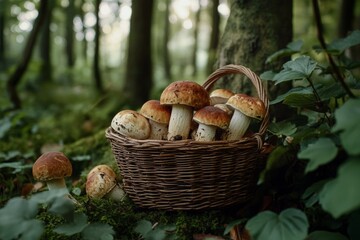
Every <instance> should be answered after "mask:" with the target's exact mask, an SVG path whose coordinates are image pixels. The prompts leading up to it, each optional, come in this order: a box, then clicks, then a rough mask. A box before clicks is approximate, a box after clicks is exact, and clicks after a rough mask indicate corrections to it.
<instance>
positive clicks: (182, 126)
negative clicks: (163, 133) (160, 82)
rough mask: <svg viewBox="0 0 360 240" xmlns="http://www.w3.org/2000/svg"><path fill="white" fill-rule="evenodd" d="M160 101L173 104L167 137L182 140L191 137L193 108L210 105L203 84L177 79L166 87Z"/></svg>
mask: <svg viewBox="0 0 360 240" xmlns="http://www.w3.org/2000/svg"><path fill="white" fill-rule="evenodd" d="M160 103H161V104H164V105H171V106H172V110H171V116H170V122H169V129H168V135H167V139H168V140H182V139H187V138H188V137H189V133H190V126H191V120H192V117H193V110H197V109H200V108H202V107H204V106H206V105H209V103H210V99H209V94H208V92H207V91H206V90H205V89H204V88H203V87H202V86H201V85H199V84H197V83H195V82H191V81H176V82H173V83H171V84H169V85H168V86H167V87H166V88H165V89H164V91H163V92H162V94H161V96H160Z"/></svg>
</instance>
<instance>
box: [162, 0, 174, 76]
mask: <svg viewBox="0 0 360 240" xmlns="http://www.w3.org/2000/svg"><path fill="white" fill-rule="evenodd" d="M170 3H171V0H166V9H165V20H164V21H165V29H164V44H163V46H164V50H163V54H164V71H165V78H166V79H167V82H169V83H170V82H171V81H172V74H171V59H170V53H169V47H168V44H169V39H170V21H169V16H170Z"/></svg>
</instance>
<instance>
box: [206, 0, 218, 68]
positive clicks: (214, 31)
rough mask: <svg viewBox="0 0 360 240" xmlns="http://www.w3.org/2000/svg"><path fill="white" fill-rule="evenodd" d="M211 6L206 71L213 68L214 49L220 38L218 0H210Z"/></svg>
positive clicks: (214, 59)
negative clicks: (211, 0)
mask: <svg viewBox="0 0 360 240" xmlns="http://www.w3.org/2000/svg"><path fill="white" fill-rule="evenodd" d="M212 4H213V6H212V9H211V19H212V22H211V35H210V43H209V50H208V54H209V56H208V62H207V67H206V68H207V73H208V74H210V73H212V72H213V71H214V70H215V69H214V64H215V62H216V51H217V49H218V45H219V39H220V14H219V11H218V10H217V8H218V6H219V0H214V1H213V2H212Z"/></svg>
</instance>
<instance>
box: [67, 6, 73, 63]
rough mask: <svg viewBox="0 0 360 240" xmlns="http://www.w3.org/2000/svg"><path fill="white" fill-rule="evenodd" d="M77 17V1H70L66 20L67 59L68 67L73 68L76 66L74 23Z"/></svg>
mask: <svg viewBox="0 0 360 240" xmlns="http://www.w3.org/2000/svg"><path fill="white" fill-rule="evenodd" d="M74 17H75V1H69V5H68V6H67V7H66V19H65V39H66V43H65V52H66V59H67V66H68V67H69V68H72V67H73V66H74V64H75V55H74V27H73V21H74Z"/></svg>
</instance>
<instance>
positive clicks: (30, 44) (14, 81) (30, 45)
mask: <svg viewBox="0 0 360 240" xmlns="http://www.w3.org/2000/svg"><path fill="white" fill-rule="evenodd" d="M47 4H48V1H47V0H41V1H40V7H39V14H38V16H37V18H36V20H35V23H34V26H33V29H32V31H31V33H30V35H29V37H28V40H27V42H26V45H25V49H24V54H22V56H21V60H20V62H19V64H18V66H17V68H16V69H15V71H14V72H13V74H12V75H10V77H9V79H8V81H7V84H6V88H7V92H8V94H9V98H10V101H11V103H12V104H13V107H14V108H15V109H18V108H21V99H20V97H19V95H18V92H17V90H16V87H17V85H18V84H19V82H20V80H21V78H22V76H23V74H24V73H25V71H26V69H27V67H28V64H29V61H30V58H31V55H32V52H33V50H34V46H35V42H36V38H37V36H38V33H39V31H40V28H41V25H42V24H43V22H44V19H45V17H46V14H47V11H46V10H47Z"/></svg>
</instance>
